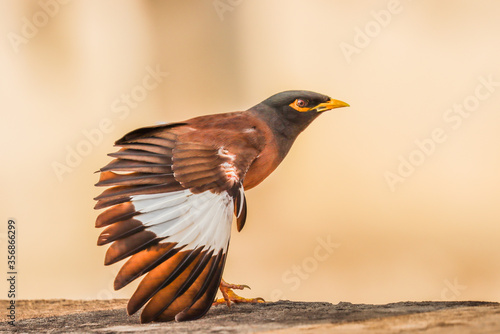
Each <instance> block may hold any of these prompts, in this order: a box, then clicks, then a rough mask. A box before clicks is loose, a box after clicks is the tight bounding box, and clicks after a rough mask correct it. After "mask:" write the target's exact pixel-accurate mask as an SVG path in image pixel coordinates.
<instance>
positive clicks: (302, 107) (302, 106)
mask: <svg viewBox="0 0 500 334" xmlns="http://www.w3.org/2000/svg"><path fill="white" fill-rule="evenodd" d="M308 104H309V102H308V101H307V100H302V99H296V100H295V101H293V102H292V103H290V104H289V106H290V107H292V108H293V109H295V110H297V111H300V112H306V111H309V110H311V108H310V107H308V106H307V105H308Z"/></svg>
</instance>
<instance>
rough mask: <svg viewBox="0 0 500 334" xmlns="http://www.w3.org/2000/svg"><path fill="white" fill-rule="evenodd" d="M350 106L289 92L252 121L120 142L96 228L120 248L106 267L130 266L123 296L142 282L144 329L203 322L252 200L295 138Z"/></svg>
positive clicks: (229, 117)
mask: <svg viewBox="0 0 500 334" xmlns="http://www.w3.org/2000/svg"><path fill="white" fill-rule="evenodd" d="M346 106H348V104H347V103H345V102H342V101H337V100H333V99H331V98H329V97H328V96H325V95H322V94H318V93H314V92H310V91H286V92H282V93H279V94H276V95H273V96H271V97H270V98H268V99H267V100H264V101H263V102H261V103H259V104H257V105H256V106H254V107H252V108H250V109H248V110H247V111H242V112H232V113H225V114H216V115H207V116H201V117H196V118H192V119H190V120H187V121H184V122H179V123H170V124H165V125H159V126H152V127H145V128H140V129H137V130H134V131H132V132H130V133H128V134H126V135H125V136H124V137H122V138H121V139H119V140H118V141H116V143H115V144H116V146H119V147H120V150H119V151H118V152H116V153H112V154H109V156H111V157H113V158H114V160H112V161H111V162H110V163H109V164H108V165H106V166H105V167H103V168H101V169H100V178H99V182H98V183H97V184H96V186H106V187H110V188H108V189H106V190H105V191H104V192H103V193H102V194H101V195H99V196H97V197H96V198H95V200H97V204H96V206H95V209H103V208H108V209H106V211H104V212H102V213H101V214H100V215H99V216H98V217H97V220H96V227H104V226H107V227H106V229H105V230H104V231H102V233H101V235H100V236H99V239H98V242H97V244H98V245H105V244H108V243H112V244H111V246H110V247H109V248H108V250H107V252H106V258H105V265H110V264H113V263H115V262H118V261H120V260H123V259H125V258H127V257H130V258H129V259H128V261H127V262H125V264H124V265H123V266H122V267H121V269H120V271H119V273H118V274H117V276H116V279H115V282H114V288H115V289H116V290H118V289H120V288H122V287H124V286H126V285H127V284H129V283H130V282H132V281H133V280H135V279H136V278H138V277H140V276H142V275H144V274H146V273H147V275H146V276H145V277H144V278H143V279H142V281H141V282H140V284H139V286H138V287H137V290H136V291H135V293H134V294H133V296H132V297H131V298H130V300H129V302H128V305H127V312H128V314H133V313H135V312H137V311H138V310H139V309H140V308H142V307H143V306H144V305H146V306H145V307H144V309H143V311H142V314H141V322H143V323H145V322H151V321H171V320H174V319H175V320H177V321H184V320H193V319H197V318H200V317H202V316H203V315H204V314H205V313H206V312H207V311H208V310H209V308H210V306H211V305H212V303H213V302H214V299H215V295H216V293H217V290H218V288H219V287H220V288H221V291H222V292H223V296H224V298H225V300H226V302H227V303H228V305H229V303H231V302H246V301H250V302H259V301H262V299H259V298H256V299H244V298H241V297H238V296H237V295H235V294H234V292H233V291H231V288H233V289H234V288H243V287H245V286H243V285H231V284H227V283H225V282H224V281H223V280H222V272H223V269H224V263H225V260H226V256H227V249H228V246H229V239H230V233H231V223H232V221H233V215H234V216H236V224H237V228H238V231H241V229H242V228H243V226H244V225H245V219H246V214H247V204H246V200H245V191H244V190H248V189H251V188H253V187H255V186H256V185H258V184H259V183H261V182H262V181H263V180H264V179H265V178H266V177H267V176H268V175H269V174H271V172H272V171H273V170H274V169H275V168H276V167H277V166H278V165H279V163H280V162H281V161H282V160H283V158H285V156H286V154H287V153H288V151H289V150H290V147H291V146H292V144H293V142H294V141H295V138H297V136H298V135H299V133H301V132H302V131H303V130H304V129H305V128H306V127H307V126H308V125H309V124H310V123H311V122H312V121H313V120H314V119H316V117H318V116H319V115H320V114H321V113H322V112H323V111H326V110H330V109H334V108H340V107H346Z"/></svg>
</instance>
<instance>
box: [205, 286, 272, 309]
mask: <svg viewBox="0 0 500 334" xmlns="http://www.w3.org/2000/svg"><path fill="white" fill-rule="evenodd" d="M244 288H248V289H250V287H249V286H248V285H237V284H229V283H227V282H226V281H224V280H221V282H220V286H219V289H220V292H222V297H223V298H219V299H217V300H216V301H215V302H214V303H213V305H220V304H226V305H227V306H228V307H230V306H231V304H233V303H265V302H266V301H265V300H264V299H262V298H260V297H258V298H243V297H240V296H238V295H237V294H236V293H234V291H233V289H237V290H243V289H244Z"/></svg>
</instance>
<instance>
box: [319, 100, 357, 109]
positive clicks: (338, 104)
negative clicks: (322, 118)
mask: <svg viewBox="0 0 500 334" xmlns="http://www.w3.org/2000/svg"><path fill="white" fill-rule="evenodd" d="M342 107H350V106H349V104H348V103H345V102H342V101H339V100H334V99H331V100H330V101H327V102H323V103H320V104H318V105H317V106H316V107H314V108H313V110H316V111H317V112H322V111H327V110H330V109H335V108H342Z"/></svg>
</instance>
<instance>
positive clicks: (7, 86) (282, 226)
mask: <svg viewBox="0 0 500 334" xmlns="http://www.w3.org/2000/svg"><path fill="white" fill-rule="evenodd" d="M53 1H54V0H52V2H51V1H49V0H45V1H44V0H42V3H51V4H52V7H50V8H51V10H52V14H53V17H50V18H49V19H48V20H47V22H43V13H42V14H39V12H40V10H41V7H40V4H39V3H37V2H35V1H33V2H31V4H29V2H27V1H25V2H20V1H14V0H10V1H2V3H1V4H0V13H1V14H0V16H1V17H0V36H1V41H2V42H1V46H0V48H1V53H0V77H1V81H0V82H1V86H0V112H1V115H2V116H1V117H2V119H1V120H2V121H1V122H0V126H1V129H0V133H1V136H2V140H1V142H0V143H1V144H0V145H1V154H2V166H1V171H2V173H1V178H2V179H1V188H2V190H1V195H0V203H1V204H0V208H1V210H0V211H1V216H2V221H3V223H2V225H1V227H0V232H1V234H0V237H1V242H2V245H1V246H0V247H1V251H0V254H4V255H5V251H4V250H5V249H6V244H5V241H6V238H5V229H6V224H7V218H8V217H14V218H15V219H16V220H17V222H18V225H19V229H18V232H19V239H18V248H19V256H18V270H19V282H18V292H19V295H18V296H19V298H78V299H94V298H116V297H128V296H130V294H131V292H132V289H133V287H130V288H127V289H124V290H123V291H119V292H113V291H112V290H111V283H112V280H113V276H114V273H115V272H116V271H117V270H118V268H119V265H114V266H111V267H104V266H103V264H102V263H103V257H104V253H105V247H97V246H96V245H95V244H96V238H97V236H98V234H99V231H98V230H96V229H95V228H94V227H93V225H94V220H95V217H96V215H97V212H95V211H94V210H93V209H92V207H93V205H94V201H93V200H92V198H93V197H94V196H96V195H97V194H98V193H99V192H100V189H97V188H95V187H93V184H94V183H95V182H97V178H98V176H97V175H96V174H93V172H94V171H95V170H97V169H98V168H99V167H101V166H103V165H105V164H106V163H107V162H108V161H109V158H108V157H106V153H109V152H111V151H113V147H112V144H113V142H114V141H115V140H116V139H117V138H119V137H120V136H122V135H123V134H124V133H126V132H128V131H130V130H133V129H134V128H137V127H140V126H147V125H153V124H156V123H158V122H166V121H176V120H183V119H187V118H190V117H193V116H196V115H200V114H209V113H218V112H226V111H233V110H243V109H246V108H248V107H251V106H253V105H254V104H257V103H258V102H260V101H261V100H263V99H265V98H267V97H268V96H270V95H272V94H274V93H276V92H279V91H282V90H287V89H308V90H314V91H318V92H321V93H325V94H328V95H331V96H332V97H333V98H337V99H341V100H344V101H346V102H348V103H350V104H351V108H349V109H337V110H335V111H332V112H328V113H327V114H325V115H323V116H322V117H321V118H319V119H318V120H317V121H316V122H315V123H314V124H312V125H311V126H310V128H308V129H307V131H306V132H305V133H303V134H302V135H301V137H299V139H298V141H297V142H296V144H295V146H294V147H293V148H292V150H291V152H290V154H289V156H288V157H287V159H285V161H284V163H283V164H282V165H281V166H280V167H279V168H278V169H277V171H276V172H275V173H274V174H273V175H271V176H270V177H269V178H268V179H267V180H266V181H265V182H264V183H262V184H261V185H260V186H259V187H257V188H256V189H254V190H252V191H249V192H248V193H247V199H248V204H249V210H250V211H249V219H248V221H247V225H246V226H245V228H244V230H243V231H242V233H236V232H234V233H233V237H232V242H231V247H230V253H229V254H230V255H229V258H228V261H227V266H226V271H225V275H224V276H225V278H226V280H228V281H230V282H235V283H246V284H249V285H250V286H252V291H251V292H249V293H246V295H247V296H251V295H253V296H261V297H264V298H266V299H277V298H285V299H292V300H306V301H330V302H339V301H349V302H355V303H386V302H395V301H401V300H443V299H446V300H453V299H461V300H491V301H499V300H500V289H499V288H498V282H499V280H500V266H499V257H500V243H499V237H500V223H499V219H498V217H499V213H500V206H499V205H498V204H499V199H500V196H499V195H500V190H499V189H500V173H499V171H500V150H499V141H500V116H499V111H500V108H499V102H500V87H499V86H493V87H490V91H488V90H487V88H485V87H482V88H480V89H479V93H480V94H482V95H481V96H482V98H483V99H482V100H480V101H479V100H477V99H476V100H474V98H473V96H474V94H475V92H476V87H478V85H480V81H479V78H480V77H483V78H488V77H489V76H491V78H492V80H493V81H495V82H499V81H500V68H499V59H500V38H499V34H498V32H499V31H500V20H499V15H500V14H499V13H500V4H498V2H497V1H481V2H480V3H478V2H475V1H451V0H445V1H432V0H428V1H425V0H421V1H409V0H401V1H400V2H397V1H385V0H384V1H382V0H380V1H356V2H355V3H354V2H353V1H327V0H307V1H305V0H304V1H298V0H295V1H290V0H286V1H285V0H273V1H269V0H252V1H250V0H247V1H239V2H238V1H234V0H233V1H232V3H233V4H234V8H232V9H233V10H232V11H226V12H224V13H222V16H219V14H218V13H217V11H216V9H215V8H214V4H213V2H212V0H198V1H184V2H183V3H182V4H179V3H180V2H179V1H162V2H159V1H118V0H115V1H98V0H85V1H83V0H81V1H77V0H74V1H71V2H69V3H67V4H62V3H59V2H57V4H58V5H57V6H58V7H57V8H56V7H55V6H54V5H53V4H54V2H53ZM61 2H63V1H62V0H61ZM223 2H224V3H228V0H225V1H223ZM389 9H391V10H393V13H392V14H390V17H388V16H387V15H386V14H387V13H389V12H388V10H389ZM373 11H374V12H375V14H373ZM380 11H384V12H382V13H385V16H384V14H380V13H381V12H380ZM377 13H379V14H377ZM34 16H35V18H34ZM46 16H47V15H46ZM375 16H378V17H379V19H381V18H383V19H385V21H384V26H382V25H381V24H380V23H377V21H376V20H375ZM47 17H48V16H47ZM221 18H222V19H221ZM34 19H38V20H42V21H37V22H39V23H40V22H41V23H40V25H41V26H40V27H39V28H37V30H38V31H37V32H36V33H34V36H31V37H30V38H26V40H23V43H20V44H16V43H13V42H12V40H13V38H14V37H13V36H18V37H19V36H22V29H23V26H24V25H26V20H28V21H30V22H33V20H34ZM42 23H45V24H42ZM25 29H26V28H25ZM365 29H368V31H369V33H370V35H371V36H372V37H368V38H369V40H367V38H365V39H364V40H363V38H362V37H356V36H357V35H358V34H359V31H360V30H365ZM370 29H371V30H370ZM32 33H33V31H32ZM14 34H15V35H14ZM356 38H357V39H356ZM17 40H18V41H19V39H17ZM355 42H357V45H358V46H359V48H358V49H357V53H354V54H352V55H351V56H350V57H346V56H345V54H344V53H343V52H342V49H341V46H343V47H344V48H345V47H346V45H347V44H350V45H351V46H354V47H355V46H356V43H355ZM343 43H344V44H343ZM360 43H361V44H360ZM363 43H364V44H367V45H364V44H363ZM157 66H159V68H161V70H162V71H165V72H168V73H169V74H168V76H167V77H165V78H164V80H163V82H162V83H161V84H160V85H159V86H158V87H157V88H156V89H154V90H151V91H148V94H147V96H146V97H145V98H144V100H143V101H140V102H138V104H137V106H136V107H135V108H133V109H131V110H130V112H129V113H128V115H127V116H126V117H122V118H120V116H123V115H124V114H123V113H116V112H114V109H113V104H114V103H117V102H116V101H117V100H118V101H119V100H120V98H121V96H122V94H130V93H131V91H132V90H134V89H137V86H138V85H139V86H140V85H141V84H142V80H143V78H144V76H145V75H147V70H146V68H147V67H149V68H153V69H154V68H156V67H157ZM487 93H489V94H487ZM485 94H486V95H489V96H488V97H485ZM464 101H467V103H473V102H474V101H476V102H477V101H479V105H478V106H475V108H473V109H474V111H472V112H471V113H470V115H469V117H467V118H462V117H461V118H458V119H457V118H456V117H457V116H456V115H454V117H455V118H454V121H453V122H451V121H450V119H448V121H447V120H446V119H445V118H443V117H446V115H448V114H447V110H448V109H449V108H452V107H453V105H454V104H463V103H464ZM448 117H451V114H450V115H448ZM103 120H104V122H106V120H107V122H108V123H110V127H111V128H112V129H111V130H109V131H107V133H104V134H103V135H102V138H98V139H99V140H97V141H96V143H97V144H91V145H90V146H86V147H87V149H88V152H87V153H88V154H87V155H86V156H84V157H82V159H81V162H78V163H75V167H72V168H71V171H68V170H66V172H65V173H64V174H62V175H59V176H60V178H58V176H57V175H56V173H55V172H54V164H57V163H60V164H66V162H65V160H66V158H67V155H68V150H76V149H77V147H84V146H85V145H89V144H88V141H87V139H86V137H85V135H84V132H85V131H87V132H89V131H93V129H96V128H98V127H99V124H100V123H101V122H103ZM459 121H460V122H461V123H460V124H459V123H458V122H459ZM436 129H437V131H438V132H439V131H440V130H439V129H441V136H440V137H439V138H441V139H442V138H446V140H444V142H443V140H441V142H439V143H435V144H434V145H435V148H434V149H433V152H432V154H430V155H429V156H426V157H425V158H424V160H418V158H419V157H420V158H422V153H419V152H418V146H417V144H415V140H420V141H425V140H427V142H428V139H429V138H432V133H433V131H436ZM86 143H87V144H86ZM79 145H80V146H79ZM82 145H83V146H82ZM410 156H411V157H412V159H417V162H418V163H420V165H419V166H416V167H415V170H414V172H413V173H412V174H411V175H407V176H408V177H405V178H403V179H402V180H404V182H399V183H397V184H395V186H394V188H393V189H391V187H390V186H389V184H388V183H387V181H386V176H385V175H386V173H387V172H392V173H397V172H398V166H399V164H400V157H403V158H404V159H409V157H410ZM409 174H410V173H409ZM392 190H394V191H392ZM318 238H322V240H328V239H329V238H330V240H331V242H333V243H335V247H333V248H332V249H331V253H327V252H326V251H325V250H324V249H320V248H318V247H321V246H320V245H321V242H319V241H318ZM5 257H6V256H0V258H1V259H2V260H1V261H0V262H1V267H0V268H2V271H3V272H5V271H6V263H5V262H6V260H5ZM294 270H295V271H294ZM298 271H300V272H298ZM4 283H5V282H4ZM4 283H2V284H4ZM2 286H3V285H2ZM2 290H3V291H6V290H7V287H5V289H2ZM0 293H1V294H2V295H3V296H4V297H2V298H5V295H6V294H4V293H3V292H0Z"/></svg>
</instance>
